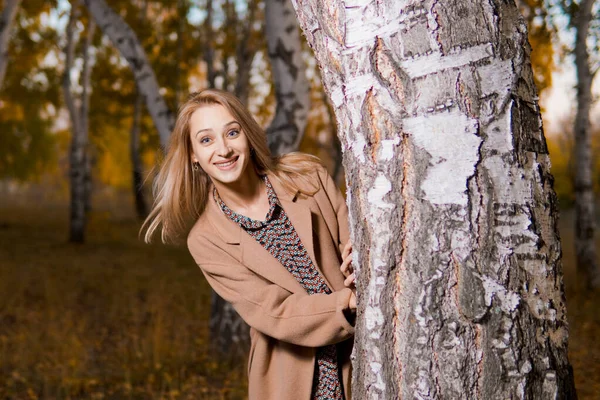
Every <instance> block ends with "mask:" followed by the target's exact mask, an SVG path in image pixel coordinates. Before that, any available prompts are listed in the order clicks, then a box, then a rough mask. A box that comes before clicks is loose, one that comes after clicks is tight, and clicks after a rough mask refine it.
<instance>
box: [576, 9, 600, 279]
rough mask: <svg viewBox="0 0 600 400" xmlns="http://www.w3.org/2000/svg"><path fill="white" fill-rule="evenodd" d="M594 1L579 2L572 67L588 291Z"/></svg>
mask: <svg viewBox="0 0 600 400" xmlns="http://www.w3.org/2000/svg"><path fill="white" fill-rule="evenodd" d="M593 6H594V0H582V1H581V3H580V4H579V11H578V13H577V16H576V17H575V29H576V32H577V33H576V39H575V67H576V71H577V112H576V114H575V127H574V132H575V251H576V255H577V268H578V269H579V270H580V271H581V272H583V279H585V280H586V282H587V283H588V285H589V286H590V287H591V288H598V287H600V266H599V265H598V261H597V259H596V243H595V241H594V236H595V232H596V214H595V207H594V188H593V176H592V138H591V132H590V130H591V126H590V108H591V105H592V80H593V77H592V72H591V68H590V56H589V52H588V49H587V43H586V42H587V38H588V33H589V29H590V20H591V19H592V7H593Z"/></svg>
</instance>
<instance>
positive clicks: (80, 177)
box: [62, 4, 89, 243]
mask: <svg viewBox="0 0 600 400" xmlns="http://www.w3.org/2000/svg"><path fill="white" fill-rule="evenodd" d="M79 16H80V10H79V8H78V7H77V5H75V4H73V5H72V6H71V13H70V16H69V22H68V24H67V28H66V38H67V43H66V46H65V50H64V51H65V72H64V75H63V80H62V89H63V95H64V99H65V104H66V105H67V109H68V111H69V116H70V119H71V131H72V134H71V147H70V153H69V177H70V184H71V187H70V191H71V205H70V206H71V207H70V219H69V226H70V233H69V241H71V242H74V243H83V242H84V241H85V226H86V222H87V212H86V197H87V196H86V195H87V190H86V174H87V168H86V160H87V129H83V122H84V121H82V117H83V113H82V110H83V104H82V105H81V106H82V107H81V108H80V107H79V106H78V105H77V101H76V99H75V96H74V95H73V93H72V91H71V69H72V68H73V61H74V58H75V44H76V43H75V25H76V24H77V20H78V19H79ZM86 53H87V52H86ZM86 56H87V54H84V59H87V57H86ZM85 64H86V65H87V66H88V68H89V64H88V61H87V60H86V61H85ZM86 73H88V71H85V72H84V75H85V74H86ZM85 83H86V79H85V77H84V79H83V80H82V84H83V85H85ZM84 91H85V92H87V89H84ZM82 99H83V97H82ZM86 121H87V116H86Z"/></svg>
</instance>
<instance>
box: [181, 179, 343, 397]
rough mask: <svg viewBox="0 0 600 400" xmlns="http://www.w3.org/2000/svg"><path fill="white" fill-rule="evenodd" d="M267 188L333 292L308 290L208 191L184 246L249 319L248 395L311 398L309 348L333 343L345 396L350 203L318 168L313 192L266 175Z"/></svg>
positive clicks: (311, 355) (219, 290) (312, 351)
mask: <svg viewBox="0 0 600 400" xmlns="http://www.w3.org/2000/svg"><path fill="white" fill-rule="evenodd" d="M269 178H270V181H271V184H272V186H273V189H275V193H276V194H277V197H278V198H279V201H280V202H281V205H282V206H283V208H284V209H285V211H286V213H287V215H288V217H289V219H290V221H291V222H292V224H293V225H294V228H295V229H296V231H297V232H298V235H299V236H300V240H301V241H302V243H303V244H304V246H305V247H306V249H307V251H308V254H309V255H310V257H311V259H312V260H313V263H314V264H315V265H316V266H317V268H318V270H319V271H320V272H321V274H322V275H323V276H324V278H325V281H326V282H327V284H328V285H329V287H330V288H332V290H333V293H332V294H330V295H326V294H314V295H311V296H309V295H308V294H307V293H306V291H305V290H304V289H303V288H302V286H300V284H299V283H298V282H297V281H296V279H295V278H294V277H293V276H292V274H290V273H289V272H288V271H287V270H286V269H285V267H284V266H283V265H281V263H280V262H279V261H278V260H277V259H275V258H274V257H273V256H272V255H271V254H270V253H269V252H268V251H267V250H265V249H264V248H263V247H262V246H261V245H260V244H259V243H258V242H257V241H256V240H255V239H253V238H252V237H251V236H250V235H248V234H247V233H246V232H245V231H244V230H243V229H242V228H241V227H240V226H238V225H237V224H236V223H234V222H233V221H231V220H230V219H229V218H228V217H227V216H225V215H224V214H223V213H222V212H221V209H220V208H219V207H218V205H217V204H216V203H215V201H214V199H213V198H212V195H211V196H209V201H208V205H207V208H206V211H205V212H204V213H203V214H202V216H201V217H200V218H199V219H198V221H197V222H196V224H195V225H194V227H193V228H192V230H191V231H190V234H189V235H188V242H187V243H188V248H189V251H190V253H191V254H192V256H193V257H194V259H195V260H196V262H197V263H198V265H199V267H200V268H201V270H202V272H203V273H204V275H205V276H206V279H207V280H208V282H209V283H210V285H211V286H212V287H213V289H214V290H215V291H216V292H217V293H218V294H219V295H220V296H221V297H223V298H224V299H225V300H227V301H229V302H231V303H232V304H233V306H234V308H235V309H236V311H237V312H238V313H239V314H240V315H241V317H242V318H243V319H244V321H246V322H247V323H248V325H250V339H251V347H250V356H249V362H248V380H249V399H250V400H269V399H277V400H295V399H300V400H309V399H310V394H311V388H312V381H313V374H314V370H315V348H316V347H320V346H325V345H329V344H333V343H340V342H343V343H340V344H339V345H338V352H339V358H340V360H341V361H340V362H341V364H340V365H341V367H342V376H343V388H344V393H345V394H346V399H350V398H351V394H350V386H349V383H350V374H351V372H350V367H351V364H350V353H351V351H352V338H353V335H354V327H353V326H352V325H351V324H350V323H349V322H348V320H347V319H346V317H345V314H344V312H348V308H349V305H348V303H349V300H350V294H351V291H350V289H348V288H346V287H345V286H344V277H343V275H342V273H341V272H340V270H339V267H340V264H341V249H343V246H344V245H345V243H346V242H347V241H348V222H347V221H348V209H347V207H346V202H345V201H344V198H343V197H342V194H341V193H340V191H339V190H338V189H337V187H336V186H335V184H334V182H333V180H332V179H331V177H330V176H329V175H328V174H327V172H326V171H325V170H324V169H319V170H318V171H315V173H314V174H313V175H312V176H311V177H310V178H311V180H312V182H313V184H316V185H318V186H319V187H320V190H319V191H318V192H317V193H315V194H314V196H306V195H303V194H300V193H293V194H292V193H289V192H286V191H285V189H283V187H282V186H281V185H280V184H279V182H278V181H277V180H276V179H274V178H273V177H271V176H269Z"/></svg>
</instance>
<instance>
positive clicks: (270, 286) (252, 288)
mask: <svg viewBox="0 0 600 400" xmlns="http://www.w3.org/2000/svg"><path fill="white" fill-rule="evenodd" d="M188 249H189V251H190V253H191V254H192V256H193V257H194V259H195V260H196V263H197V264H198V266H199V267H200V269H201V270H202V272H203V274H204V276H205V277H206V279H207V280H208V283H209V284H210V286H211V287H212V288H213V289H214V290H215V292H217V293H218V294H219V296H221V297H222V298H223V299H225V300H226V301H228V302H230V303H231V304H232V305H233V307H234V308H235V310H236V311H237V312H238V313H239V314H240V316H241V317H242V319H243V320H244V321H246V323H247V324H248V325H250V326H251V327H253V328H255V329H256V330H258V331H259V332H262V333H264V334H265V335H268V336H271V337H273V338H275V339H278V340H281V341H284V342H288V343H292V344H296V345H300V346H307V347H320V346H325V345H329V344H334V343H338V342H341V341H343V340H345V339H348V338H349V337H351V336H353V335H354V327H353V326H352V325H350V323H349V322H348V320H347V319H346V317H345V315H344V313H345V312H348V310H349V301H350V294H351V290H350V289H348V288H344V289H343V290H340V291H337V292H333V293H331V294H329V295H327V294H313V295H310V296H309V295H308V294H307V293H291V292H289V291H288V290H286V289H284V288H282V287H281V286H278V285H277V284H274V283H272V282H269V281H267V280H266V279H264V278H263V277H261V276H259V275H257V274H256V273H254V272H253V271H252V270H250V269H248V268H247V267H245V266H244V265H242V264H241V263H240V262H238V261H237V260H236V259H235V258H234V257H232V256H231V255H229V254H227V253H226V252H225V251H224V250H222V249H220V248H219V247H218V246H217V245H216V244H214V243H212V242H211V241H210V240H209V239H208V238H207V237H204V236H201V235H190V236H189V237H188Z"/></svg>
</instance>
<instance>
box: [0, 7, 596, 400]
mask: <svg viewBox="0 0 600 400" xmlns="http://www.w3.org/2000/svg"><path fill="white" fill-rule="evenodd" d="M269 2H277V1H274V0H265V1H262V0H129V1H121V0H96V1H94V0H89V1H85V2H79V1H76V0H72V1H70V2H69V1H67V0H49V1H42V0H22V1H18V0H3V1H0V12H2V19H1V21H0V30H1V32H0V293H2V295H1V296H0V398H3V399H38V398H41V399H80V398H81V399H83V398H85V399H88V398H89V399H103V398H107V399H120V398H123V399H125V398H127V399H148V398H152V399H180V398H181V399H183V398H189V399H198V398H206V399H225V398H227V399H230V398H231V399H238V398H245V396H246V376H245V374H246V362H245V360H243V357H239V356H237V357H236V356H229V355H227V354H223V351H221V352H219V351H217V350H216V347H215V345H214V341H215V338H211V335H210V333H209V323H208V321H209V319H210V313H211V292H210V288H209V287H208V285H207V283H206V282H205V280H204V278H203V277H202V275H201V273H200V270H199V269H198V268H197V266H196V265H195V264H194V261H193V259H192V258H191V256H189V254H188V253H187V250H186V249H185V246H166V245H161V244H152V245H146V244H144V243H143V242H142V241H141V240H140V239H139V238H138V230H139V227H140V224H141V221H142V220H143V218H144V216H145V215H146V214H147V212H148V209H149V207H150V206H151V202H152V199H151V193H150V191H151V181H152V168H153V167H154V166H155V165H156V163H157V162H159V160H160V157H161V154H162V147H164V145H165V138H166V136H165V134H164V132H165V128H164V127H165V126H167V127H168V126H169V124H172V118H173V115H174V114H175V113H176V110H177V107H178V105H179V104H180V103H181V102H182V101H183V100H185V98H186V96H187V95H188V94H189V93H190V92H192V91H195V90H200V89H203V88H206V87H217V88H222V89H226V90H230V91H232V92H234V93H236V94H237V95H238V96H240V97H241V98H242V99H243V100H244V101H245V102H246V103H247V105H248V107H249V109H250V110H251V111H252V113H253V114H254V115H255V117H256V119H257V120H258V122H259V123H260V124H261V125H262V126H264V127H265V129H267V131H268V132H269V134H270V135H272V137H275V136H274V131H276V130H277V129H278V128H277V126H275V125H276V122H277V121H276V119H277V118H275V119H274V115H275V114H276V112H278V110H279V108H284V107H285V105H284V104H280V103H282V98H281V97H282V96H281V95H279V94H278V93H277V87H282V85H283V86H285V84H284V83H281V82H278V83H276V81H277V79H279V80H282V79H284V78H285V77H283V78H282V77H281V76H279V77H278V76H276V74H274V73H273V70H274V69H273V65H275V64H276V63H277V62H281V60H284V61H285V62H286V63H287V64H290V63H292V64H294V65H293V66H294V68H295V71H296V75H299V76H302V77H305V79H304V80H300V81H298V79H296V81H295V83H294V84H301V85H304V86H305V95H306V99H304V100H302V99H300V100H298V101H305V102H310V111H309V113H308V117H307V119H306V121H305V122H302V121H300V122H299V123H298V124H297V125H296V127H297V129H296V131H298V132H296V134H298V135H299V136H298V140H297V141H296V143H293V144H291V145H290V146H291V148H290V147H289V146H288V148H286V150H287V151H289V150H291V149H294V148H299V150H301V151H305V152H309V153H313V154H316V155H318V156H319V157H321V159H322V160H323V161H324V163H325V164H326V165H327V166H328V168H329V170H330V172H331V174H332V175H333V176H334V177H335V179H336V180H337V182H338V183H339V185H340V186H341V187H343V186H344V173H343V168H342V166H341V150H340V145H339V142H338V140H337V136H336V126H335V121H334V118H333V112H332V110H331V108H330V106H329V105H328V102H327V97H326V95H325V93H324V91H323V88H322V86H321V82H320V79H319V71H318V67H317V66H316V62H315V60H314V57H313V55H312V53H311V50H310V49H309V48H308V46H307V45H306V44H305V43H304V39H303V38H302V37H301V36H300V40H298V43H297V49H296V48H294V49H291V48H289V47H286V46H289V42H286V41H285V40H279V41H278V40H277V38H278V37H279V36H278V35H282V33H281V32H280V33H277V31H276V29H275V30H274V29H273V28H271V29H269V27H268V26H269V21H268V18H277V16H275V17H273V16H271V17H267V14H268V13H266V12H265V3H269ZM584 2H585V1H584ZM591 3H592V5H593V6H594V7H595V8H593V11H592V16H591V17H592V18H591V23H590V26H589V31H587V39H586V40H587V45H588V46H587V48H588V50H589V51H590V54H589V64H590V68H591V71H592V73H595V71H597V69H598V65H599V63H600V57H599V54H598V43H599V38H600V15H599V14H598V8H599V7H598V4H597V3H596V4H595V5H594V4H593V3H594V2H593V1H592V2H591ZM94 4H95V6H97V7H100V8H96V9H93V6H91V5H94ZM517 4H518V6H519V7H520V9H521V11H522V13H523V15H524V17H525V20H526V22H527V24H528V28H529V38H530V43H531V46H532V49H533V51H532V65H533V68H534V74H535V77H536V81H537V85H538V91H539V95H540V104H541V105H542V107H543V108H544V110H545V111H544V120H545V127H546V129H545V133H546V139H547V142H548V147H549V150H550V156H551V159H552V172H553V174H554V177H555V189H556V191H557V194H558V196H559V200H560V206H561V220H560V232H561V237H562V243H563V260H564V274H565V286H566V293H567V302H568V310H569V321H570V332H571V333H570V352H569V355H570V360H571V363H572V365H573V367H574V369H575V379H576V385H577V389H578V392H579V396H580V398H582V399H597V398H600V344H599V342H598V340H597V337H599V335H600V313H599V312H598V307H599V306H600V294H599V291H600V290H596V291H593V290H590V289H589V285H588V282H587V280H588V277H587V276H586V275H585V274H583V273H582V272H581V269H578V268H577V267H576V256H575V247H574V241H575V233H574V232H575V222H574V221H575V216H574V213H575V212H574V208H573V205H574V202H575V183H574V182H575V175H576V171H575V164H576V161H577V156H576V153H575V151H574V147H575V135H574V128H573V127H574V124H575V115H576V111H577V104H578V103H577V102H576V100H575V85H576V82H575V81H574V80H572V79H571V78H570V76H571V75H573V74H574V73H573V71H574V70H575V66H574V60H575V57H574V55H573V54H574V51H575V48H576V44H577V40H576V38H577V32H578V28H577V26H576V24H575V23H574V21H576V18H575V17H576V16H577V13H578V12H579V9H580V6H581V4H582V3H578V2H571V1H564V0H563V1H544V0H518V1H517ZM104 6H105V7H109V8H110V9H112V10H113V11H114V12H115V13H116V14H115V15H116V16H119V17H120V19H121V22H122V23H121V25H119V24H117V27H118V26H121V27H123V26H128V27H129V28H130V31H128V32H129V33H128V34H129V35H130V36H129V37H134V38H135V40H136V41H137V43H133V42H131V41H130V40H129V39H124V40H121V41H118V40H117V41H115V40H114V37H111V36H110V34H109V33H108V29H109V28H108V26H107V25H106V24H103V23H100V24H98V22H97V21H96V18H97V16H96V13H101V11H98V10H101V7H104ZM288 7H290V8H289V10H292V11H293V9H291V5H289V6H288ZM292 15H293V12H292ZM283 18H284V16H281V19H283ZM271 24H272V26H275V25H276V24H275V23H274V22H271ZM115 29H116V28H115ZM296 29H297V28H296ZM269 35H270V37H271V38H270V39H269ZM269 40H271V42H269ZM286 40H287V39H286ZM284 42H285V43H284ZM269 43H271V45H269ZM273 43H275V44H273ZM136 45H139V48H136ZM124 47H128V48H129V51H130V52H133V53H135V54H137V56H136V57H132V56H127V55H126V51H127V49H124ZM140 50H141V53H143V56H140V54H141V53H140ZM136 52H137V53H136ZM145 59H147V62H148V64H147V65H146V64H144V60H145ZM298 60H299V61H298ZM136 63H137V64H136ZM149 71H150V72H149ZM152 74H153V76H154V77H155V78H154V77H151V78H148V77H149V76H150V75H152ZM592 78H593V75H592ZM148 79H150V80H151V79H155V81H156V84H157V86H156V87H155V90H156V96H155V97H156V98H160V101H159V103H160V102H161V101H162V103H160V104H161V105H160V107H162V112H161V110H160V109H159V111H158V112H156V110H155V109H154V111H151V107H152V106H151V105H150V103H149V102H148V93H152V92H151V90H152V88H150V89H148V87H145V86H143V85H144V84H145V83H143V82H146V83H147V81H148ZM144 80H146V81H144ZM561 80H564V81H566V82H568V85H567V87H566V89H564V92H560V90H556V88H565V86H564V84H563V85H562V86H561ZM596 81H597V80H596ZM298 82H300V83H298ZM563 83H564V82H563ZM569 85H570V86H569ZM150 86H151V85H150ZM594 87H595V88H596V90H595V91H594V92H593V93H595V94H594V96H592V104H591V112H590V121H591V123H590V127H591V128H590V130H589V137H590V139H589V140H590V141H589V146H588V148H589V149H590V150H591V154H592V164H591V166H592V169H591V172H592V182H593V185H592V186H593V191H594V193H595V194H596V196H597V195H598V193H599V192H600V112H599V111H600V110H599V109H598V107H597V104H596V103H595V100H596V99H597V96H598V93H600V90H597V89H598V88H599V85H598V84H597V82H596V85H595V86H594ZM290 88H293V85H292V86H290ZM290 90H291V89H290ZM295 91H296V92H298V93H300V92H302V90H295ZM160 107H159V108H160ZM558 111H560V112H558ZM161 118H162V122H161ZM161 123H162V124H163V125H162V128H161ZM304 125H305V128H304ZM167 134H168V131H167ZM302 134H303V135H302ZM270 137H271V136H270ZM279 144H280V143H271V147H272V148H278V149H279V147H278V146H279ZM279 150H281V149H279ZM73 185H76V186H77V187H79V188H80V189H81V190H80V192H81V193H80V196H79V197H77V196H78V195H77V194H73V190H72V189H73ZM75 197H77V199H78V200H77V199H76V200H74V198H75ZM74 201H78V202H79V203H81V204H79V205H77V204H75V205H74V204H73V202H74ZM77 209H79V210H82V211H81V212H79V214H78V212H77V211H74V210H77ZM594 220H596V217H594ZM211 342H212V344H211Z"/></svg>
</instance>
